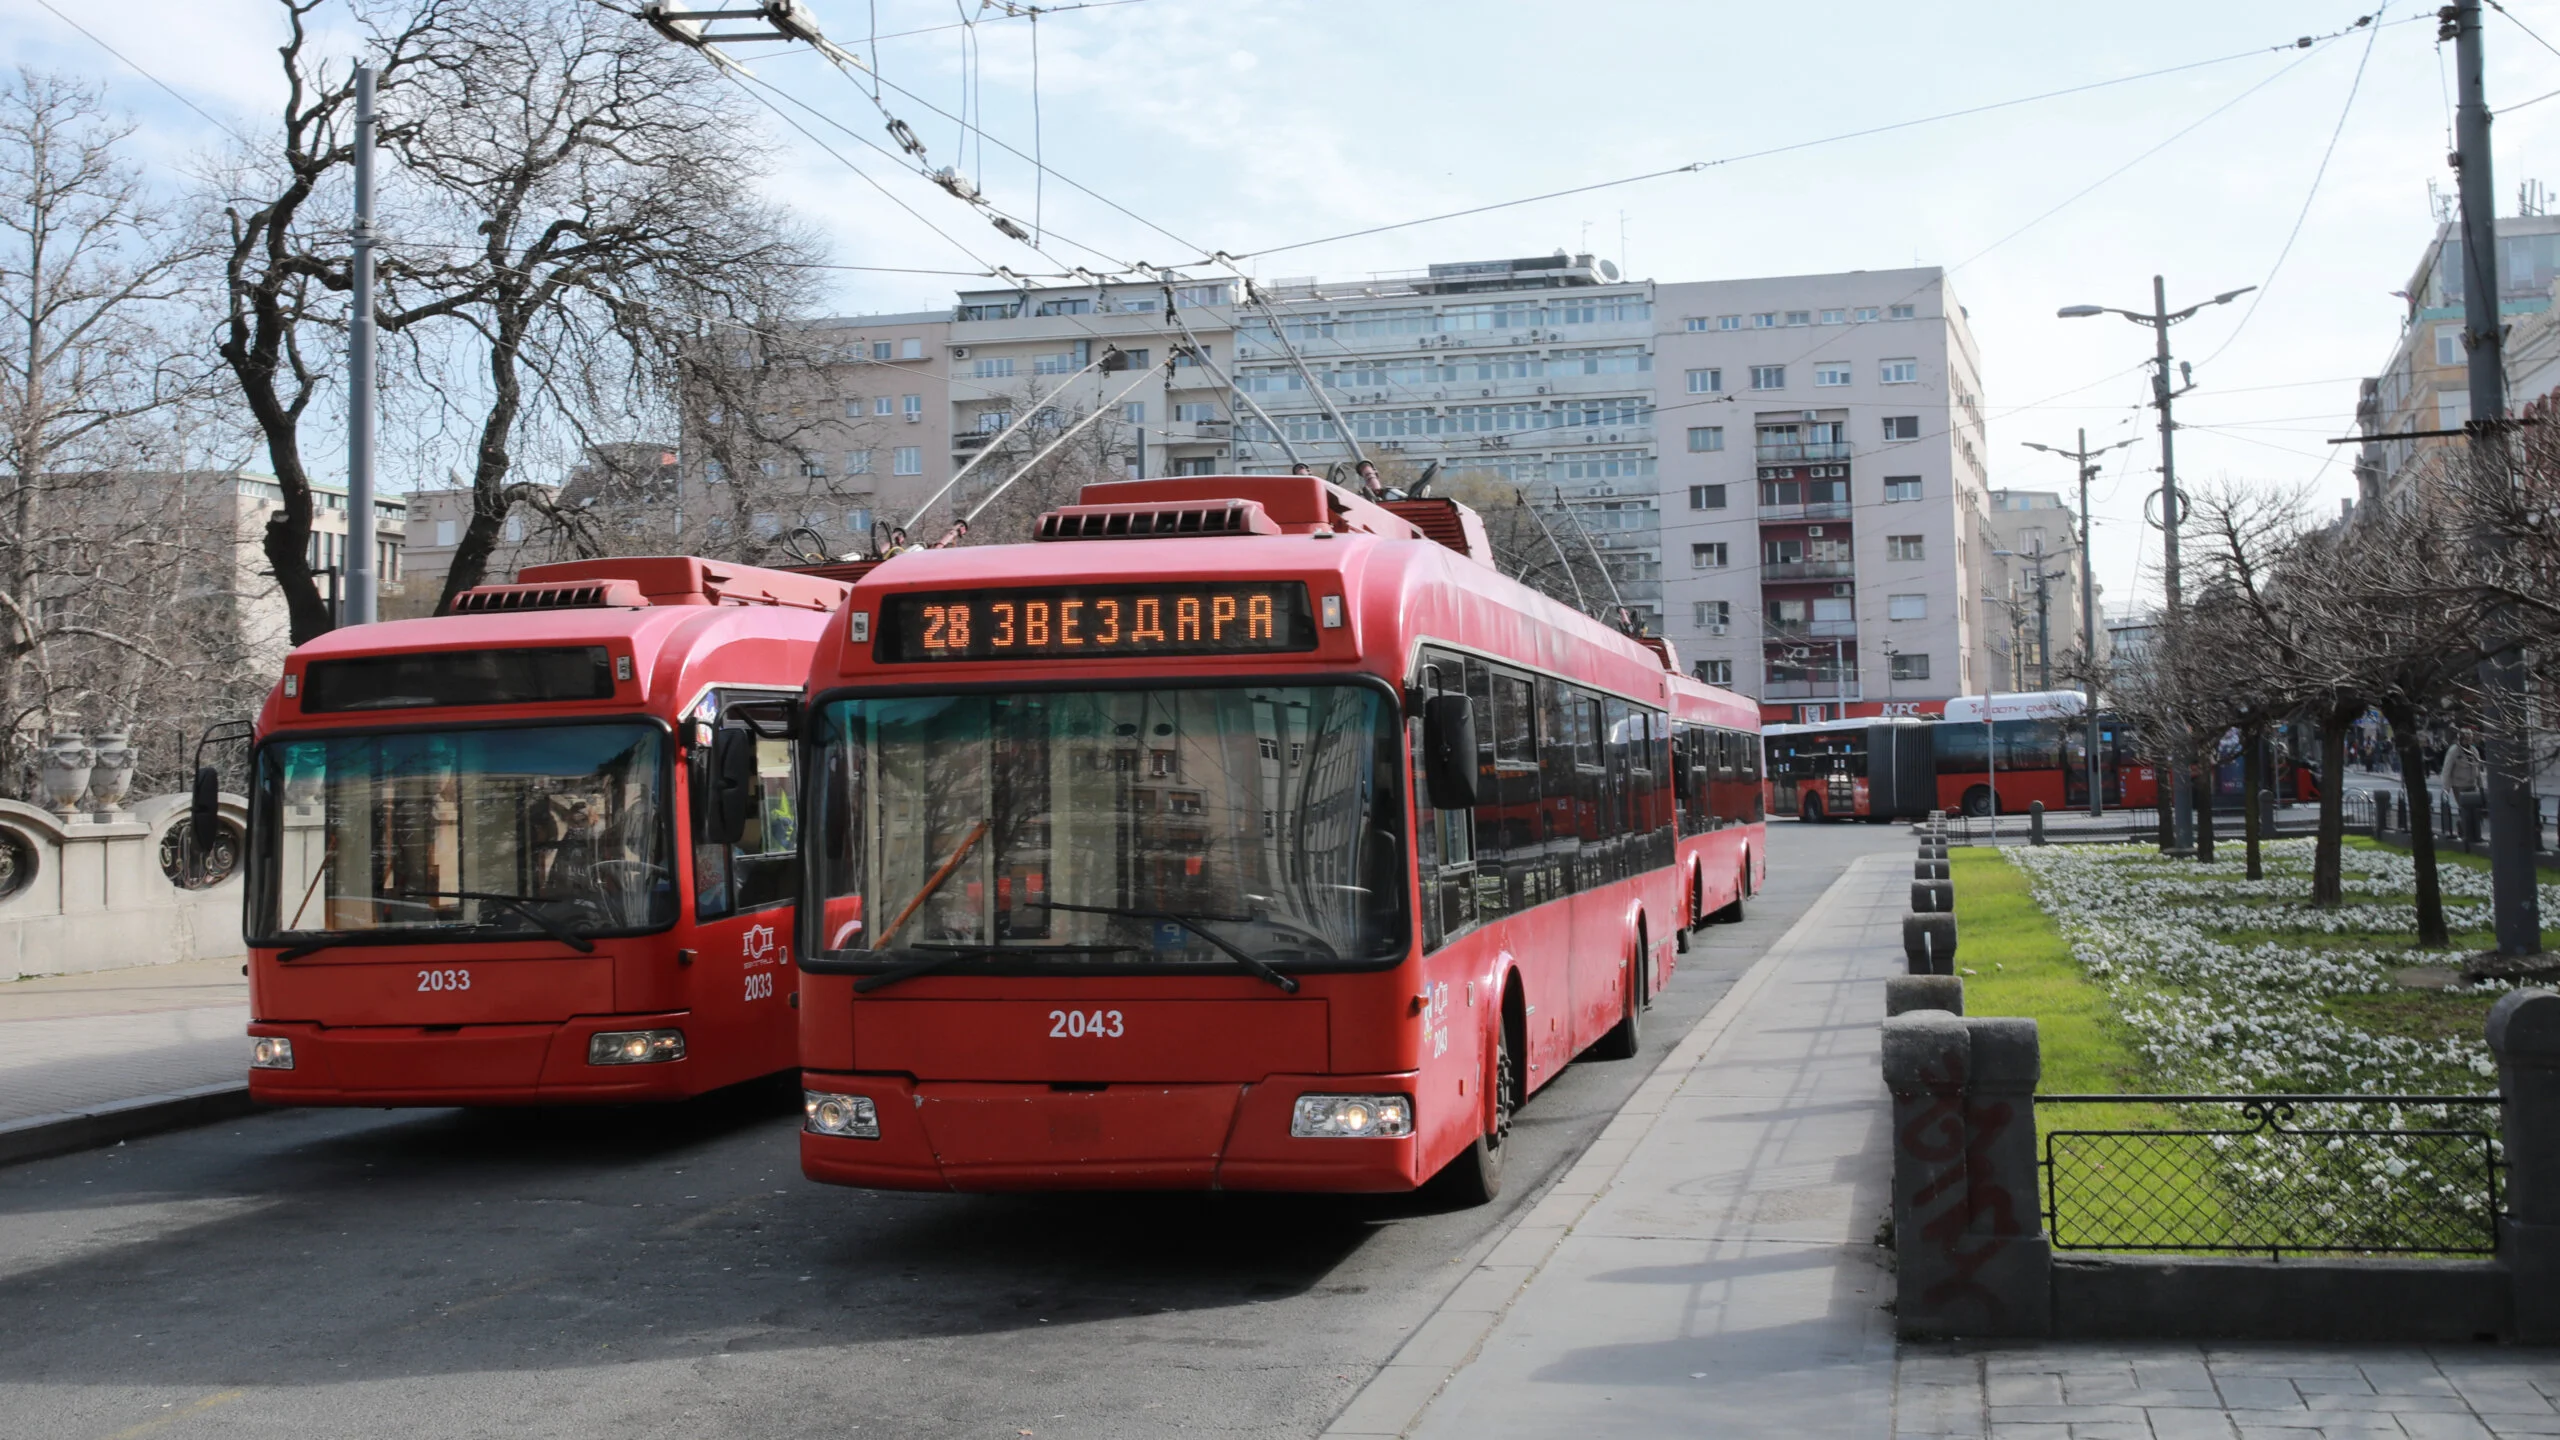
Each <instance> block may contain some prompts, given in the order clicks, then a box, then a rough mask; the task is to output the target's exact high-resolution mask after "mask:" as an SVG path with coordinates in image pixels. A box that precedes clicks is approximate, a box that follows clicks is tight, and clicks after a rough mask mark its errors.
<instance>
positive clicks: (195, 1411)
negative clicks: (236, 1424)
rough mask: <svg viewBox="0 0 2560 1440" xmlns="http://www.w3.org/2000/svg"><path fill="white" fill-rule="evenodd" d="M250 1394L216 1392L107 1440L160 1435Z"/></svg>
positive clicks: (243, 1391) (135, 1439) (118, 1432)
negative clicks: (188, 1420)
mask: <svg viewBox="0 0 2560 1440" xmlns="http://www.w3.org/2000/svg"><path fill="white" fill-rule="evenodd" d="M248 1393H249V1392H248V1391H246V1390H216V1391H215V1392H213V1393H212V1394H210V1395H207V1396H205V1397H204V1398H203V1399H201V1400H192V1401H189V1402H188V1403H187V1404H185V1405H184V1406H181V1407H180V1408H178V1409H175V1410H172V1411H170V1412H169V1413H168V1414H166V1415H163V1416H161V1417H160V1418H159V1419H157V1420H145V1421H143V1422H142V1423H141V1424H139V1425H136V1426H133V1427H132V1428H130V1429H125V1430H119V1431H117V1432H116V1433H114V1434H113V1435H110V1436H108V1437H107V1440H141V1437H143V1436H145V1435H156V1434H158V1433H160V1431H162V1430H164V1429H166V1428H168V1427H169V1426H171V1425H175V1424H177V1423H178V1422H179V1421H181V1420H184V1419H186V1418H187V1417H188V1416H190V1415H201V1414H203V1413H204V1412H206V1411H207V1410H210V1409H212V1408H213V1407H215V1406H217V1405H228V1404H230V1403H231V1402H232V1401H234V1400H237V1399H239V1398H240V1397H241V1396H243V1395H246V1394H248Z"/></svg>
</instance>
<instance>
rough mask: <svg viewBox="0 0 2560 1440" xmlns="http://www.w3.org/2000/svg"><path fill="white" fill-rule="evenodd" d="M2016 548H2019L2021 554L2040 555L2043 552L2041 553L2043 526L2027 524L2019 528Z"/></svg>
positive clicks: (2042, 551)
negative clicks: (2023, 527)
mask: <svg viewBox="0 0 2560 1440" xmlns="http://www.w3.org/2000/svg"><path fill="white" fill-rule="evenodd" d="M2017 548H2018V550H2019V551H2020V552H2021V553H2023V554H2028V555H2041V554H2043V553H2044V527H2043V526H2041V525H2029V526H2027V527H2026V528H2025V529H2023V530H2020V531H2019V532H2018V545H2017Z"/></svg>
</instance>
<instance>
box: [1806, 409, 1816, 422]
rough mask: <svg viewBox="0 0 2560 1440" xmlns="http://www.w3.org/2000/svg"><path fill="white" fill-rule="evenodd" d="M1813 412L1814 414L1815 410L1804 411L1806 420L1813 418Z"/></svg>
mask: <svg viewBox="0 0 2560 1440" xmlns="http://www.w3.org/2000/svg"><path fill="white" fill-rule="evenodd" d="M1815 414H1816V412H1815V411H1811V410H1807V411H1806V412H1804V418H1805V419H1806V420H1808V421H1809V420H1811V419H1813V417H1814V415H1815Z"/></svg>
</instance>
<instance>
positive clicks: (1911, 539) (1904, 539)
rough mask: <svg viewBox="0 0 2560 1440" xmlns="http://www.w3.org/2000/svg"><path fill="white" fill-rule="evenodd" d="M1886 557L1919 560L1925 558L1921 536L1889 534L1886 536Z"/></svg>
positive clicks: (1889, 558)
mask: <svg viewBox="0 0 2560 1440" xmlns="http://www.w3.org/2000/svg"><path fill="white" fill-rule="evenodd" d="M1884 558H1886V559H1887V560H1919V559H1923V558H1925V557H1924V555H1923V554H1922V546H1921V540H1920V537H1919V536H1917V535H1887V536H1886V537H1884Z"/></svg>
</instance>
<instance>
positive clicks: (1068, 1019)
mask: <svg viewBox="0 0 2560 1440" xmlns="http://www.w3.org/2000/svg"><path fill="white" fill-rule="evenodd" d="M1126 1033H1127V1029H1126V1027H1125V1026H1124V1025H1122V1023H1121V1020H1120V1012H1119V1011H1117V1010H1095V1011H1092V1012H1091V1013H1087V1012H1085V1011H1082V1010H1052V1011H1050V1012H1049V1038H1050V1039H1052V1040H1117V1039H1119V1038H1120V1037H1121V1036H1122V1035H1123V1034H1126Z"/></svg>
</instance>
